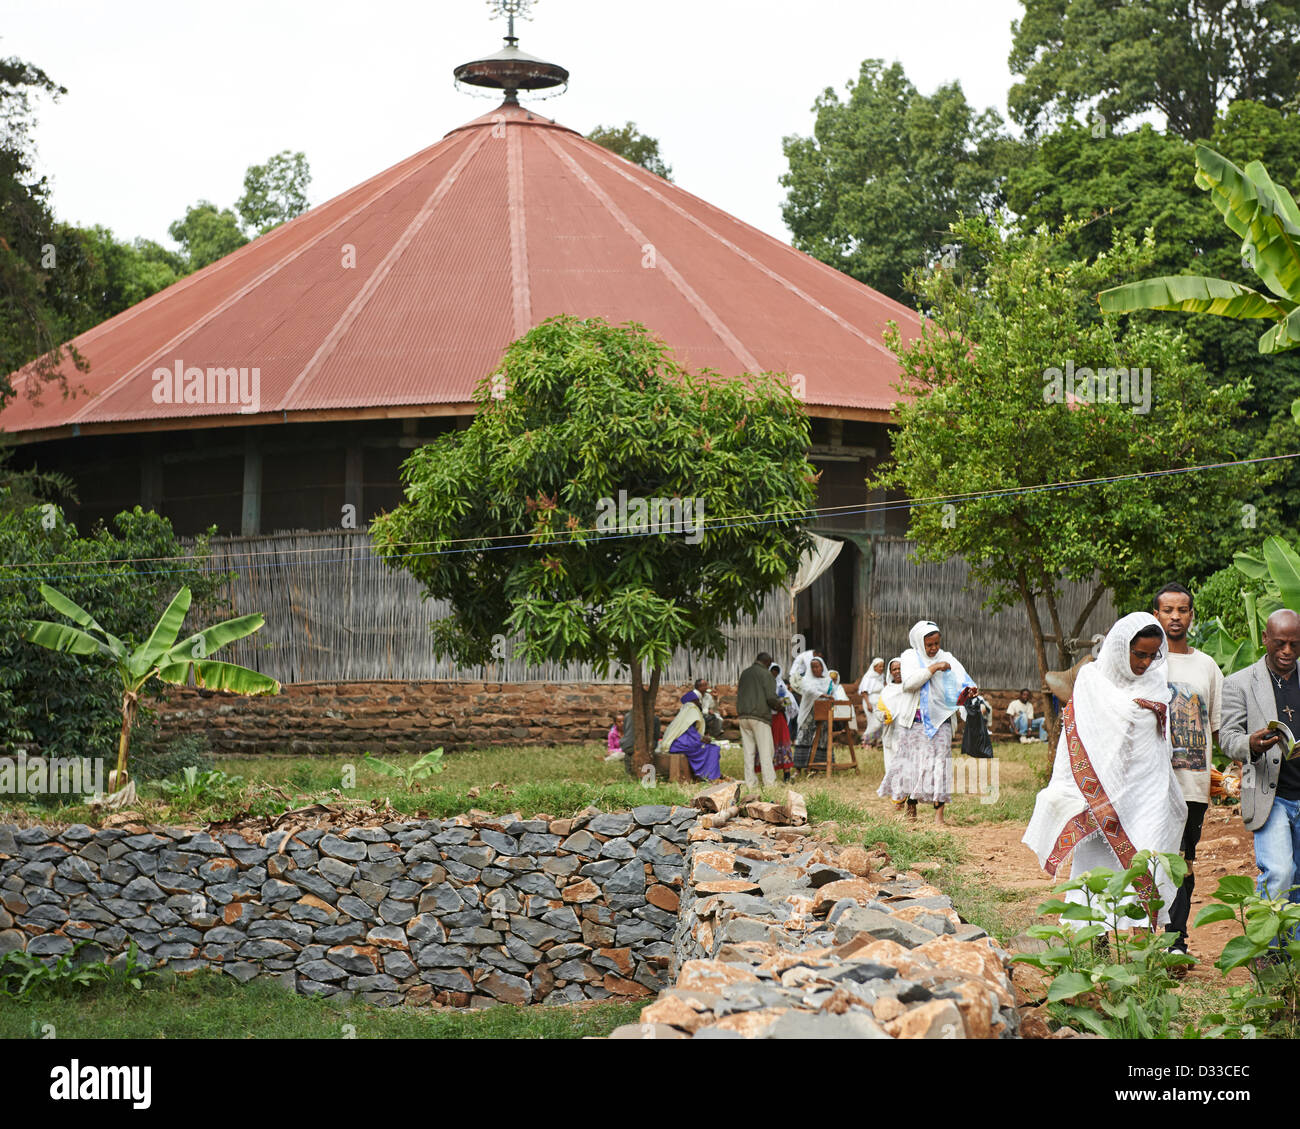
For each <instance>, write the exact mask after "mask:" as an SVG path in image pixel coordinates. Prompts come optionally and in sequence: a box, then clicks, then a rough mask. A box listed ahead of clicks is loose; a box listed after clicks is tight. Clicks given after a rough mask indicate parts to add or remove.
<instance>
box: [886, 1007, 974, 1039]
mask: <svg viewBox="0 0 1300 1129" xmlns="http://www.w3.org/2000/svg"><path fill="white" fill-rule="evenodd" d="M885 1030H886V1031H888V1032H889V1033H890V1034H891V1035H893V1036H894V1038H895V1039H964V1038H965V1037H966V1028H965V1025H964V1024H963V1023H962V1018H961V1012H960V1011H959V1010H958V1008H957V1005H956V1004H955V1003H953V1002H952V1000H930V1001H929V1003H924V1004H920V1005H918V1006H917V1007H914V1008H911V1009H910V1010H908V1011H906V1012H904V1013H903V1014H902V1015H900V1016H899V1017H898V1018H897V1019H895V1020H892V1021H891V1022H890V1023H888V1024H886V1025H885Z"/></svg>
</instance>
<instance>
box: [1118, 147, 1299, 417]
mask: <svg viewBox="0 0 1300 1129" xmlns="http://www.w3.org/2000/svg"><path fill="white" fill-rule="evenodd" d="M1196 184H1197V186H1198V187H1199V188H1204V189H1206V190H1207V191H1208V192H1209V193H1210V199H1211V201H1213V203H1214V206H1215V207H1216V208H1218V209H1219V212H1220V214H1221V215H1222V216H1223V220H1224V222H1225V223H1226V224H1227V225H1228V227H1229V228H1231V229H1232V231H1233V232H1234V233H1235V234H1236V235H1237V236H1239V237H1240V238H1241V241H1242V242H1241V257H1242V261H1243V262H1244V263H1245V264H1247V265H1248V266H1249V267H1250V268H1251V269H1252V270H1253V271H1254V272H1255V273H1256V274H1257V275H1258V276H1259V278H1260V281H1261V282H1263V284H1264V286H1265V287H1266V288H1267V290H1268V291H1269V293H1267V294H1266V293H1261V292H1260V291H1258V290H1254V289H1252V288H1251V287H1249V286H1243V285H1241V284H1240V283H1237V282H1230V281H1228V280H1227V279H1223V278H1207V277H1204V276H1200V275H1165V276H1162V277H1159V278H1145V279H1142V280H1141V281H1140V282H1130V283H1128V284H1126V285H1124V286H1116V287H1113V288H1112V289H1110V290H1103V291H1102V292H1101V294H1100V295H1098V299H1099V301H1100V302H1101V308H1102V310H1103V311H1105V312H1106V313H1118V314H1122V313H1131V312H1132V311H1134V310H1180V311H1183V312H1185V313H1198V314H1217V315H1218V316H1220V317H1227V318H1235V319H1239V320H1244V319H1248V318H1257V319H1263V320H1267V321H1271V322H1273V325H1272V327H1271V328H1270V329H1269V330H1268V331H1267V332H1266V333H1265V334H1264V335H1263V336H1262V337H1261V338H1260V339H1259V351H1260V352H1261V353H1281V352H1284V351H1285V350H1287V349H1294V348H1297V347H1300V208H1297V207H1296V202H1295V198H1294V197H1293V196H1292V195H1291V193H1290V192H1288V191H1287V189H1286V188H1284V187H1283V186H1282V185H1280V184H1275V183H1274V182H1273V180H1272V178H1271V177H1269V175H1268V172H1267V170H1266V169H1265V168H1264V166H1263V165H1262V164H1260V163H1259V161H1251V162H1250V163H1249V164H1248V165H1247V166H1246V167H1245V168H1244V169H1239V168H1237V166H1236V165H1234V164H1233V163H1232V162H1231V161H1229V160H1228V159H1227V158H1226V157H1224V156H1222V155H1220V154H1219V153H1216V152H1215V151H1214V150H1213V149H1208V148H1206V147H1205V146H1204V145H1198V146H1197V147H1196ZM1291 412H1292V415H1293V416H1294V418H1295V420H1296V422H1297V423H1300V400H1296V401H1295V402H1294V403H1293V404H1292V405H1291Z"/></svg>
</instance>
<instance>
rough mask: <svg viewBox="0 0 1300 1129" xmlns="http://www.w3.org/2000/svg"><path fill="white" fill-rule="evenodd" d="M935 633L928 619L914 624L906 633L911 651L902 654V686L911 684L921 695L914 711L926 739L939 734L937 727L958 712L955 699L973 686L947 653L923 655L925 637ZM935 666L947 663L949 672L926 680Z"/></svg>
mask: <svg viewBox="0 0 1300 1129" xmlns="http://www.w3.org/2000/svg"><path fill="white" fill-rule="evenodd" d="M938 630H939V625H938V624H937V623H934V622H933V621H931V620H928V619H923V620H920V621H918V622H917V623H914V624H913V625H912V630H911V631H909V632H908V633H907V641H908V643H910V644H911V647H910V648H909V649H908V650H906V651H904V652H903V654H902V660H903V661H902V667H903V683H904V685H905V686H906V685H908V684H909V683H910V684H911V692H912V693H914V694H915V693H916V692H917V691H918V690H919V692H920V693H919V696H918V698H917V706H916V708H917V709H919V710H920V711H921V721H922V723H923V725H924V727H925V735H926V736H927V737H933V736H934V735H935V734H936V733H938V732H939V727H940V726H941V725H943V723H944V722H945V721H947V720H948V719H949V718H950V717H952V715H953V714H954V713H956V712H957V698H958V696H959V695H960V694H961V692H962V691H963V690H964V689H965V688H966V687H967V686H974V685H975V682H974V681H973V680H972V678H971V676H970V675H969V674H967V673H966V668H965V667H964V666H962V665H961V663H960V662H958V661H957V659H956V658H955V657H954V656H953V655H951V654H950V653H949V652H947V651H945V650H942V649H941V650H940V651H939V652H938V653H936V654H934V655H927V654H926V653H925V637H926V636H927V635H933V634H934V633H935V632H936V631H938ZM937 662H946V663H947V664H948V668H949V669H947V670H941V671H939V672H938V673H936V674H933V675H930V676H929V677H928V678H927V677H925V672H926V670H927V668H928V667H929V666H930V664H931V663H937ZM902 724H903V726H904V727H905V728H906V727H907V726H910V725H911V724H912V720H911V718H910V717H908V718H904V719H903V720H902Z"/></svg>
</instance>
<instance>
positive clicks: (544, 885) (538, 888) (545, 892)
mask: <svg viewBox="0 0 1300 1129" xmlns="http://www.w3.org/2000/svg"><path fill="white" fill-rule="evenodd" d="M510 885H511V886H513V887H514V888H515V889H516V890H521V891H523V892H524V893H525V894H538V895H540V896H541V897H543V898H558V897H559V896H560V891H559V888H558V887H557V886H556V885H555V883H554V882H553V881H551V879H549V878H548V877H547V876H546V875H545V874H541V873H535V874H521V875H519V876H518V877H516V878H513V879H511V881H510Z"/></svg>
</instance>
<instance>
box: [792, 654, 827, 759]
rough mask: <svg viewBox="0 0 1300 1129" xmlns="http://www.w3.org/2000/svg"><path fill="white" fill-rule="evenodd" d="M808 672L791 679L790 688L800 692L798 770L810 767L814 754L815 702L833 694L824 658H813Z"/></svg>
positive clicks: (796, 753) (795, 742)
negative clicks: (796, 679) (796, 680)
mask: <svg viewBox="0 0 1300 1129" xmlns="http://www.w3.org/2000/svg"><path fill="white" fill-rule="evenodd" d="M808 666H809V670H808V673H807V674H805V675H804V676H803V677H802V678H800V679H799V680H798V685H797V686H796V684H795V680H794V679H793V678H792V679H791V680H790V688H791V689H792V690H798V693H799V726H798V730H797V734H796V736H795V739H794V767H795V771H796V772H798V771H800V770H802V769H805V768H807V767H808V758H809V757H810V756H811V755H812V743H813V733H814V731H815V730H816V728H817V722H816V721H814V720H813V703H814V702H816V701H817V699H818V698H826V697H829V696H830V694H831V680H830V677H829V676H828V675H827V673H826V667H825V666H824V665H823V663H822V660H821V659H818V658H814V659H812V660H811V661H810V662H809V664H808Z"/></svg>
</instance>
